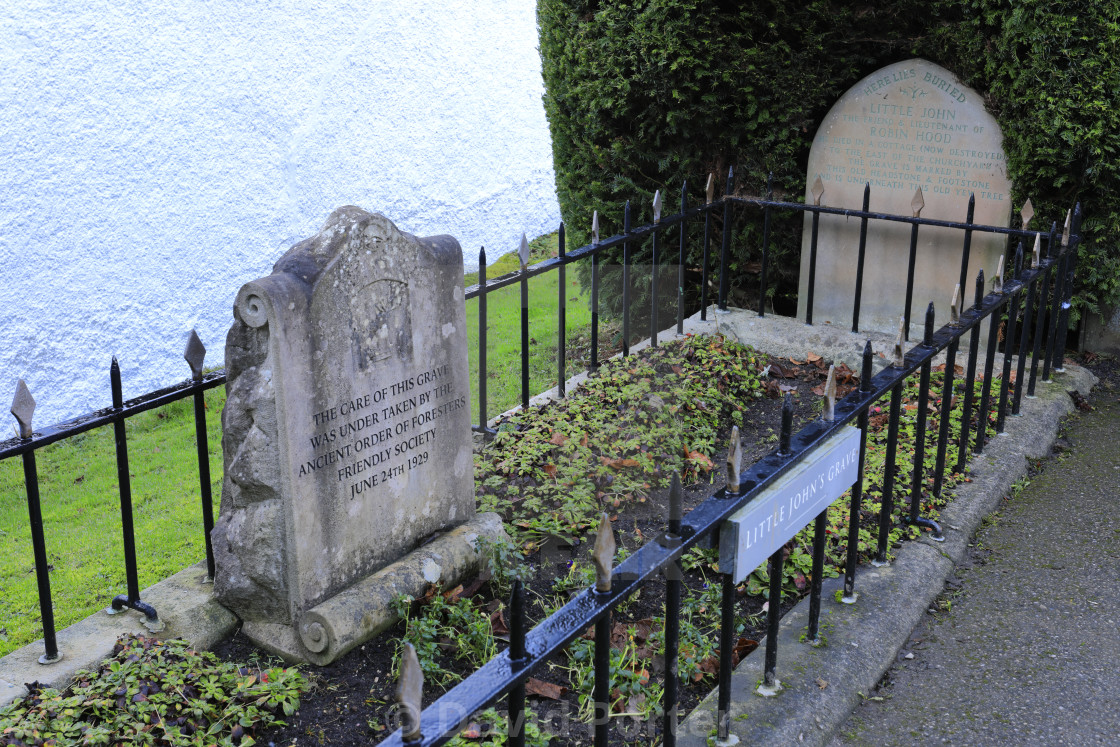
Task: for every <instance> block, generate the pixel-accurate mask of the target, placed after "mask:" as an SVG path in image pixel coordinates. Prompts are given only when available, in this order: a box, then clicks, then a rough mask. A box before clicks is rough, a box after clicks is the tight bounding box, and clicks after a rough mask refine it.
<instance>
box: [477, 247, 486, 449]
mask: <svg viewBox="0 0 1120 747" xmlns="http://www.w3.org/2000/svg"><path fill="white" fill-rule="evenodd" d="M486 327H487V324H486V247H482V248H481V249H479V250H478V424H479V425H480V426H482V427H483V428H485V427H486V423H487V422H488V418H487V417H486Z"/></svg>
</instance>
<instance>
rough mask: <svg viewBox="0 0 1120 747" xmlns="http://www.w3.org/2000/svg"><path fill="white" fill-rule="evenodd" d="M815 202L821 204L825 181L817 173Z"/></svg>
mask: <svg viewBox="0 0 1120 747" xmlns="http://www.w3.org/2000/svg"><path fill="white" fill-rule="evenodd" d="M812 192H813V204H814V205H820V204H821V197H823V196H824V182H823V181H821V175H820V174H817V180H816V181H815V182H813V190H812Z"/></svg>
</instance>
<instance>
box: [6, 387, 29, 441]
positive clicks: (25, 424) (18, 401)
mask: <svg viewBox="0 0 1120 747" xmlns="http://www.w3.org/2000/svg"><path fill="white" fill-rule="evenodd" d="M11 413H12V415H14V416H15V419H16V422H18V423H19V437H20V438H31V434H32V433H34V431H33V429H32V428H31V418H32V416H33V415H34V414H35V398H34V397H32V396H31V390H30V389H28V388H27V382H26V381H24V380H23V379H20V380H19V381H18V382H16V396H15V397H13V398H12V409H11Z"/></svg>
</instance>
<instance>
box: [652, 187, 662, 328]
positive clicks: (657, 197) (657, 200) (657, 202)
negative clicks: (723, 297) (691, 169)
mask: <svg viewBox="0 0 1120 747" xmlns="http://www.w3.org/2000/svg"><path fill="white" fill-rule="evenodd" d="M660 224H661V190H660V189H659V190H657V191H656V192H654V194H653V249H652V253H651V255H650V262H649V278H650V282H649V346H650V347H651V348H655V347H657V248H658V243H659V242H660V236H659V234H660V233H661V231H660V230H659V229H658V226H659V225H660Z"/></svg>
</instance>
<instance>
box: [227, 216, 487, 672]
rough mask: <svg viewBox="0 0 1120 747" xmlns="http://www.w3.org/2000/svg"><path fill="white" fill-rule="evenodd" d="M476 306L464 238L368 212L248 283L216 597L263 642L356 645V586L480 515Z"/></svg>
mask: <svg viewBox="0 0 1120 747" xmlns="http://www.w3.org/2000/svg"><path fill="white" fill-rule="evenodd" d="M464 313H465V310H464V297H463V260H462V251H461V249H460V248H459V244H458V242H457V241H456V240H455V239H454V238H452V237H450V236H436V237H430V238H424V239H420V238H417V237H415V236H412V235H410V234H407V233H403V232H402V231H400V230H398V229H397V227H396V226H394V225H393V223H392V222H390V221H389V220H388V219H387V218H385V217H384V216H382V215H380V214H371V213H368V212H366V211H364V210H362V209H360V208H356V207H344V208H339V209H338V210H336V211H335V212H334V213H333V214H332V215H331V216H330V218H329V219H328V221H327V223H326V225H325V226H324V227H323V229H322V230H321V231H320V232H319V234H317V235H316V236H314V237H312V238H310V239H307V240H306V241H303V242H301V243H299V244H297V245H295V246H294V247H292V248H291V249H290V250H289V251H288V252H287V253H286V254H284V256H283V257H281V259H280V260H279V261H278V262H277V263H276V265H275V267H274V269H273V272H272V274H271V275H269V276H267V277H264V278H261V279H259V280H255V281H253V282H250V283H247V284H246V285H245V286H244V287H242V288H241V291H240V292H239V293H238V295H237V300H236V303H235V304H234V318H235V322H234V324H233V326H232V328H231V329H230V332H229V336H228V339H227V343H226V369H227V377H228V379H227V385H226V386H227V393H228V399H227V403H226V407H225V411H224V412H223V416H222V419H223V429H224V435H223V439H222V446H223V450H224V454H225V479H224V483H223V488H222V507H221V515H220V518H219V521H218V522H217V525H216V526H215V529H214V534H213V538H214V548H215V554H216V560H217V564H218V569H217V574H216V578H215V593H216V594H217V596H218V599H219V601H221V602H222V603H223V604H225V605H226V606H227V607H230V608H231V609H232V610H233V611H234V612H236V613H237V614H238V615H239V616H240V617H241V618H242V620H243V621H244V627H243V630H244V632H245V633H246V634H247V635H249V636H250V637H251V638H253V639H254V640H256V641H257V642H258V643H260V644H261V645H264V646H266V647H268V648H270V649H272V650H275V651H277V652H279V653H281V654H283V655H285V656H287V657H289V658H294V659H303V660H311V661H317V662H318V663H325V661H329V660H330V659H333V658H334V657H335V656H337V655H339V654H340V653H342V651H341V649H343V648H346V647H347V646H350V647H352V646H353V645H356V644H355V641H356V640H357V638H358V637H361V636H366V637H368V635H369V629H370V628H371V626H370V625H369V624H368V623H369V615H368V614H367V613H366V612H365V611H363V610H361V609H360V607H361V605H362V600H361V599H360V598H359V597H360V596H362V595H357V594H355V593H354V591H353V590H354V589H355V588H356V586H355V585H356V584H359V585H360V584H361V583H364V581H363V580H366V579H369V578H371V577H372V576H374V575H375V574H377V573H378V572H379V571H382V569H384V568H385V566H387V565H389V564H391V563H393V562H394V561H398V560H399V559H401V558H402V557H403V556H406V555H407V554H408V553H410V551H413V550H415V549H416V548H417V545H418V543H419V542H420V540H421V539H422V538H425V537H428V536H429V535H432V534H433V533H434V532H437V531H439V530H445V529H448V528H452V527H455V526H456V525H460V524H463V522H465V521H467V520H469V519H471V518H472V516H473V515H474V505H475V501H474V482H473V471H472V470H473V460H472V455H471V431H470V407H469V404H468V403H469V386H468V369H467V343H466V323H465V319H464ZM476 523H477V522H476ZM499 526H500V525H499ZM498 531H499V532H500V529H499V530H498ZM476 533H477V532H476ZM433 558H434V560H433ZM444 560H446V558H444ZM417 563H419V565H417V567H419V568H421V572H420V575H422V576H424V577H425V580H426V581H428V582H435V581H440V580H442V581H445V582H446V581H447V580H448V574H449V573H451V570H450V569H449V568H446V567H441V556H439V553H438V552H436V553H435V555H432V554H431V553H429V555H428V556H425V558H424V559H423V560H422V561H417ZM433 564H434V566H435V567H434V568H433V567H432V566H433ZM370 595H371V594H367V595H366V596H370ZM332 605H333V606H332ZM341 608H345V609H343V611H342V612H339V609H341ZM340 614H341V615H342V616H343V617H347V618H348V619H349V618H353V619H351V620H350V622H346V621H339V620H338V619H335V618H337V617H338V616H339V615H340ZM332 615H333V616H334V617H333V618H332ZM363 616H364V617H365V620H364V621H363V619H362V618H363ZM347 625H356V626H358V627H360V628H362V630H361V631H357V632H355V631H350V632H345V631H343V630H342V629H343V628H345V627H346V626H347ZM343 639H345V640H343Z"/></svg>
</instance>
